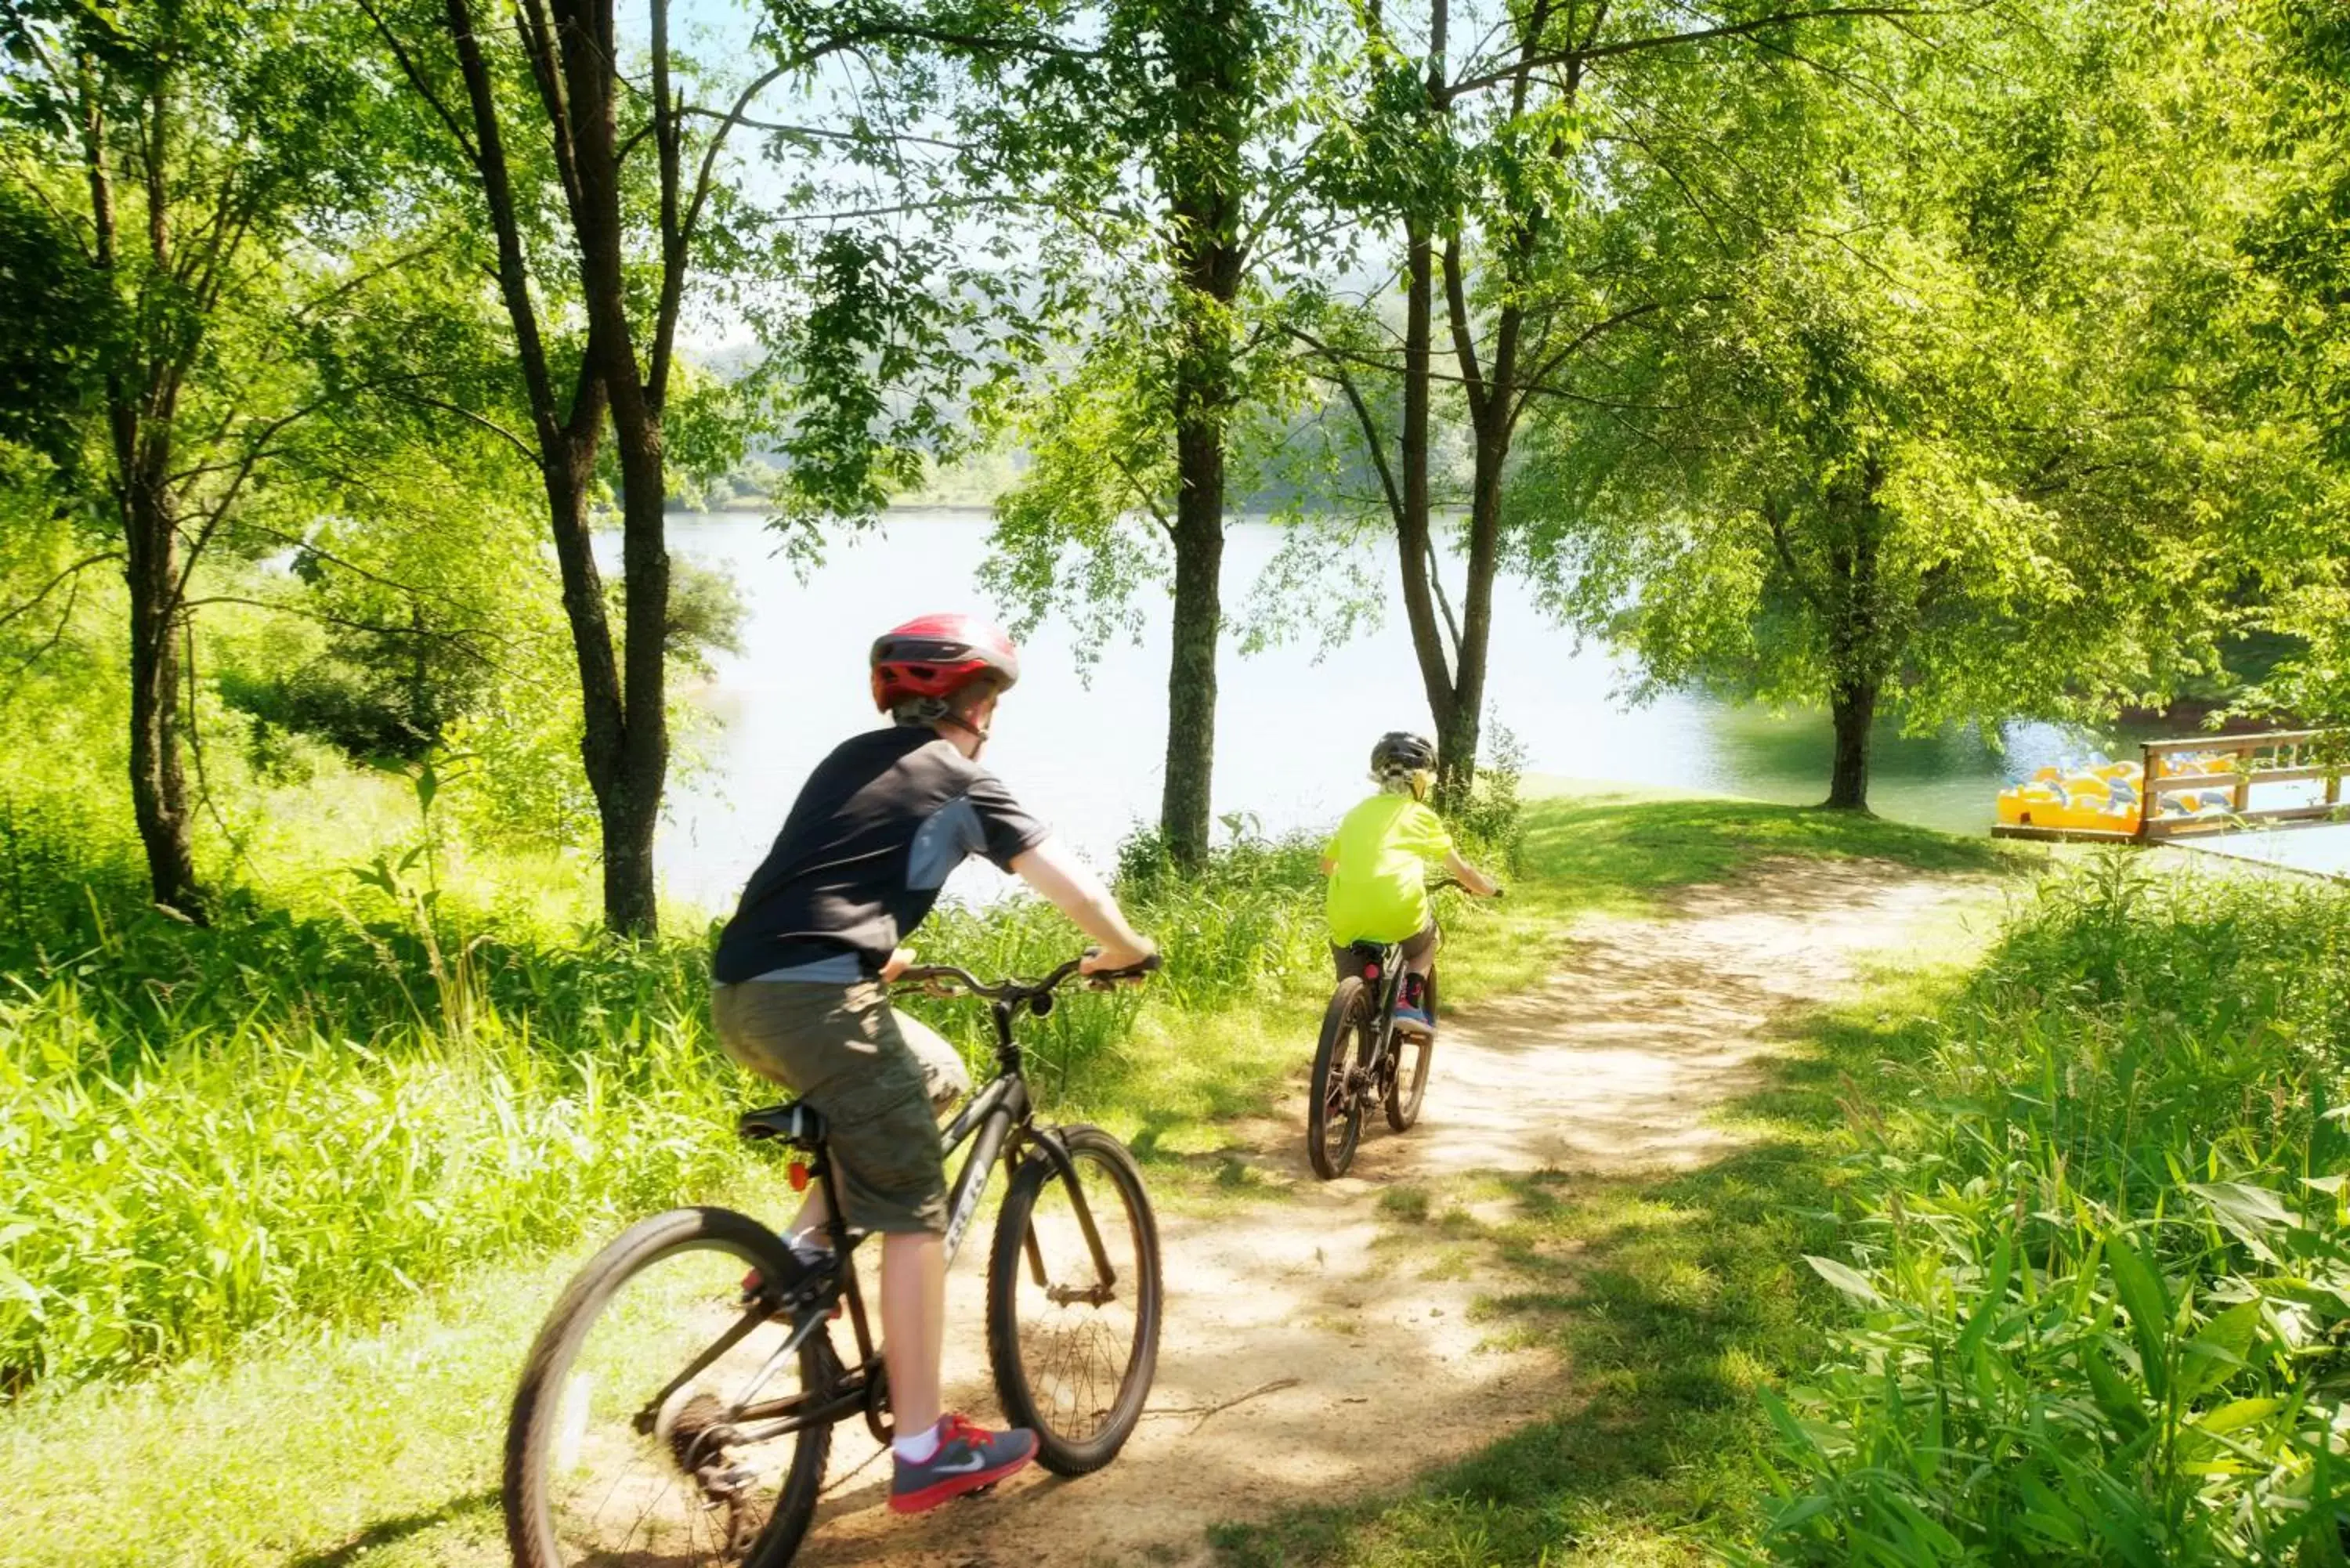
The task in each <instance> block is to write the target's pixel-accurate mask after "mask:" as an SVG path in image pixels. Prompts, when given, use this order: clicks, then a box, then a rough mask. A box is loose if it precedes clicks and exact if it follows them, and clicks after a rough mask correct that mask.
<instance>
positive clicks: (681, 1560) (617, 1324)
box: [505, 1209, 840, 1568]
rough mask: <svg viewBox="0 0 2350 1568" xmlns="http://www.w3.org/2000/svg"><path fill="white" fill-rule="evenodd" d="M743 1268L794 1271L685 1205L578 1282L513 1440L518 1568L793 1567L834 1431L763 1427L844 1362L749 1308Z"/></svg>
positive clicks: (519, 1410) (726, 1218)
mask: <svg viewBox="0 0 2350 1568" xmlns="http://www.w3.org/2000/svg"><path fill="white" fill-rule="evenodd" d="M749 1269H757V1270H760V1271H761V1272H764V1274H765V1275H766V1277H767V1278H769V1279H779V1278H782V1277H784V1276H785V1274H786V1273H788V1272H790V1264H789V1263H788V1262H787V1261H786V1259H785V1253H784V1247H783V1243H782V1242H781V1241H778V1240H777V1239H776V1236H775V1232H774V1231H770V1230H768V1229H767V1228H766V1227H765V1226H764V1225H761V1224H759V1223H758V1222H757V1221H756V1220H752V1219H750V1218H748V1217H746V1216H744V1215H741V1214H737V1213H734V1212H733V1211H731V1210H724V1209H677V1210H671V1211H670V1212H668V1213H666V1214H658V1215H655V1216H654V1217H653V1218H651V1219H650V1220H644V1221H642V1222H641V1223H639V1224H637V1225H635V1226H632V1227H631V1228H630V1229H629V1231H626V1232H625V1233H623V1234H622V1235H621V1236H620V1238H619V1240H618V1241H614V1242H613V1243H612V1244H611V1245H610V1246H608V1247H606V1248H605V1249H604V1250H603V1251H601V1252H598V1253H597V1254H596V1256H595V1257H594V1258H592V1259H590V1260H589V1261H588V1262H587V1267H585V1268H583V1269H581V1270H580V1271H579V1272H578V1274H577V1276H576V1277H575V1278H574V1279H573V1280H572V1282H571V1284H570V1286H569V1288H568V1289H567V1290H566V1291H565V1292H564V1293H563V1298H562V1300H561V1301H559V1302H558V1303H556V1307H555V1311H554V1312H553V1313H552V1314H549V1315H548V1317H547V1320H546V1326H545V1327H543V1328H542V1329H540V1330H539V1334H538V1339H537V1341H536V1344H534V1345H532V1346H531V1352H530V1359H529V1361H528V1362H527V1363H526V1364H525V1367H524V1371H523V1375H522V1384H521V1386H520V1387H519V1388H517V1389H516V1390H515V1402H514V1413H513V1416H512V1418H511V1420H510V1422H509V1424H508V1426H507V1428H506V1455H505V1512H506V1539H507V1543H508V1544H509V1545H510V1546H511V1547H512V1549H513V1552H514V1560H515V1563H517V1564H518V1565H520V1568H558V1565H562V1564H572V1563H582V1564H585V1563H629V1564H631V1565H632V1568H650V1565H655V1564H669V1563H675V1564H678V1565H679V1568H701V1565H702V1564H712V1565H715V1564H728V1565H733V1564H740V1565H742V1568H783V1564H785V1563H788V1562H790V1561H791V1558H792V1554H793V1553H794V1552H796V1551H797V1550H798V1549H799V1543H800V1538H801V1537H802V1536H803V1535H804V1534H805V1533H806V1531H807V1526H808V1521H809V1520H810V1519H811V1518H813V1517H814V1516H815V1513H816V1491H817V1489H818V1488H819V1487H820V1486H821V1485H822V1483H823V1480H824V1467H825V1459H826V1457H827V1454H828V1453H829V1451H830V1449H831V1446H832V1429H831V1428H830V1427H829V1426H816V1427H811V1428H806V1429H803V1430H800V1431H796V1432H791V1433H786V1434H783V1435H779V1436H774V1437H765V1436H764V1433H763V1430H762V1428H767V1427H772V1425H773V1421H772V1419H769V1418H763V1417H756V1416H755V1414H754V1413H755V1412H756V1411H757V1410H758V1409H759V1408H760V1407H772V1406H774V1405H775V1403H776V1402H778V1401H781V1400H784V1399H787V1398H790V1397H794V1396H796V1395H799V1394H802V1393H806V1392H822V1391H826V1390H828V1389H829V1388H831V1387H832V1386H833V1385H834V1384H835V1383H836V1382H837V1381H838V1378H839V1376H840V1372H839V1366H838V1363H837V1361H836V1360H835V1359H834V1358H833V1355H832V1348H831V1345H830V1344H829V1342H827V1340H826V1338H825V1336H824V1333H823V1330H822V1329H821V1328H818V1329H817V1330H816V1332H815V1333H814V1334H812V1335H811V1336H810V1337H809V1338H808V1339H807V1340H806V1342H805V1343H804V1344H803V1345H800V1346H799V1348H798V1349H797V1350H796V1351H792V1352H788V1353H787V1352H786V1351H785V1341H786V1340H787V1338H788V1337H789V1334H790V1333H791V1325H790V1324H789V1323H788V1322H785V1321H781V1320H778V1319H775V1318H774V1317H771V1316H769V1315H768V1314H767V1309H766V1308H765V1307H764V1305H745V1304H744V1303H743V1302H742V1300H741V1299H740V1298H741V1295H742V1287H743V1273H744V1272H745V1271H746V1270H749ZM705 1361H706V1363H707V1364H706V1365H700V1366H698V1370H694V1371H693V1372H692V1375H691V1376H685V1374H687V1372H688V1371H689V1369H690V1368H696V1367H697V1365H698V1364H701V1363H703V1362H705ZM673 1383H674V1385H675V1386H674V1387H672V1386H671V1385H672V1384H673ZM664 1390H666V1391H667V1392H666V1393H665V1392H664Z"/></svg>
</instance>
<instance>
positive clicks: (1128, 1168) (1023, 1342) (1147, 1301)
mask: <svg viewBox="0 0 2350 1568" xmlns="http://www.w3.org/2000/svg"><path fill="white" fill-rule="evenodd" d="M1057 1136H1058V1137H1059V1138H1060V1140H1061V1146H1062V1147H1063V1148H1065V1149H1066V1150H1067V1151H1068V1156H1069V1169H1068V1170H1066V1171H1065V1170H1063V1169H1062V1168H1061V1167H1060V1166H1059V1164H1058V1163H1057V1162H1056V1161H1055V1160H1054V1158H1052V1156H1051V1155H1049V1154H1047V1153H1046V1152H1045V1150H1043V1149H1037V1150H1035V1151H1033V1152H1032V1153H1031V1154H1030V1155H1029V1156H1028V1158H1026V1159H1024V1160H1023V1161H1022V1162H1021V1164H1020V1168H1019V1169H1018V1170H1016V1171H1014V1173H1013V1176H1012V1186H1011V1189H1010V1190H1008V1191H1007V1192H1005V1193H1004V1195H1003V1212H1002V1213H1001V1214H1000V1215H998V1216H997V1218H996V1221H995V1245H994V1249H993V1251H992V1252H991V1254H990V1255H989V1257H988V1260H987V1354H988V1359H989V1361H990V1362H991V1363H993V1366H994V1368H995V1392H996V1395H997V1397H999V1398H1000V1399H1002V1401H1003V1413H1004V1415H1005V1416H1006V1417H1009V1418H1010V1420H1011V1422H1012V1424H1013V1425H1014V1426H1015V1427H1026V1428H1029V1429H1030V1430H1032V1431H1034V1432H1035V1434H1036V1444H1037V1448H1036V1462H1037V1463H1039V1464H1041V1465H1043V1466H1044V1467H1045V1469H1048V1470H1051V1471H1052V1472H1053V1473H1054V1474H1055V1475H1064V1476H1081V1475H1085V1474H1087V1473H1088V1472H1089V1471H1092V1470H1097V1469H1101V1467H1102V1466H1104V1465H1106V1464H1107V1463H1109V1461H1110V1460H1111V1459H1115V1458H1116V1457H1117V1456H1118V1449H1121V1448H1123V1447H1124V1446H1125V1444H1126V1439H1127V1438H1128V1437H1129V1436H1131V1435H1132V1434H1133V1431H1134V1424H1135V1423H1136V1422H1137V1421H1139V1420H1140V1419H1141V1418H1142V1402H1143V1400H1144V1399H1146V1398H1148V1397H1149V1394H1150V1378H1151V1375H1152V1374H1153V1373H1154V1372H1155V1371H1156V1370H1157V1368H1158V1366H1159V1314H1160V1309H1161V1305H1162V1301H1163V1298H1162V1290H1163V1285H1162V1282H1161V1280H1160V1276H1159V1225H1158V1222H1157V1221H1156V1220H1153V1219H1152V1218H1151V1214H1150V1199H1149V1197H1148V1196H1147V1195H1145V1193H1144V1192H1143V1189H1142V1171H1141V1169H1140V1168H1139V1167H1137V1166H1136V1164H1135V1163H1134V1156H1132V1155H1131V1154H1128V1152H1127V1149H1126V1146H1125V1145H1124V1144H1122V1143H1120V1142H1118V1139H1116V1138H1114V1137H1110V1135H1109V1134H1107V1133H1106V1132H1104V1131H1102V1130H1101V1129H1100V1128H1099V1127H1064V1128H1062V1129H1061V1130H1060V1132H1059V1133H1058V1135H1057Z"/></svg>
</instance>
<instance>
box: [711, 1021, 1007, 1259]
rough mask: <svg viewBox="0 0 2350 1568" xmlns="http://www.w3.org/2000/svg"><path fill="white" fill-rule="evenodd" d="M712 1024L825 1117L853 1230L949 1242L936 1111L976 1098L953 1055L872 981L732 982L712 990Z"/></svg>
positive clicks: (753, 1065) (724, 1041) (726, 1042)
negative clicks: (840, 983) (945, 1236)
mask: <svg viewBox="0 0 2350 1568" xmlns="http://www.w3.org/2000/svg"><path fill="white" fill-rule="evenodd" d="M710 1013H711V1018H712V1022H713V1023H715V1024H716V1025H717V1028H718V1044H719V1046H720V1048H721V1049H723V1051H724V1052H725V1053H726V1054H727V1055H729V1056H731V1057H733V1059H734V1060H735V1061H736V1062H738V1063H740V1064H742V1065H743V1066H745V1067H748V1068H749V1069H750V1070H751V1071H753V1072H754V1073H756V1074H758V1075H760V1076H761V1077H763V1078H771V1079H773V1080H774V1081H775V1082H776V1083H778V1084H781V1085H784V1086H785V1088H787V1089H790V1090H792V1091H793V1092H794V1093H795V1094H797V1095H798V1096H800V1097H801V1098H802V1099H804V1100H806V1102H807V1103H808V1104H809V1105H812V1106H815V1107H816V1109H817V1110H819V1111H821V1112H823V1113H824V1118H825V1121H826V1122H827V1124H828V1127H829V1137H830V1142H831V1151H832V1161H833V1166H834V1182H833V1185H834V1186H835V1188H836V1189H837V1190H838V1192H839V1197H840V1211H841V1213H842V1214H843V1215H844V1216H846V1217H847V1220H848V1222H849V1223H850V1224H851V1225H855V1226H857V1227H858V1228H859V1229H862V1230H866V1231H882V1232H884V1233H889V1232H899V1233H907V1234H917V1235H919V1234H923V1233H928V1234H931V1235H943V1234H944V1233H945V1231H946V1228H947V1173H946V1161H945V1159H944V1158H943V1156H942V1155H941V1151H940V1148H939V1124H938V1117H937V1114H936V1113H937V1107H939V1106H941V1105H945V1104H950V1103H951V1102H952V1101H954V1100H955V1099H958V1098H960V1097H961V1096H963V1095H965V1094H968V1093H970V1091H971V1075H969V1074H968V1073H967V1072H965V1071H964V1069H963V1064H962V1059H961V1058H960V1057H958V1056H957V1055H956V1054H955V1052H954V1047H953V1046H951V1045H950V1044H947V1043H946V1041H944V1040H943V1039H941V1038H940V1036H939V1034H938V1033H937V1032H936V1031H934V1030H932V1029H931V1028H930V1027H928V1026H927V1025H925V1024H924V1023H921V1022H920V1020H917V1019H912V1018H907V1017H903V1016H900V1015H899V1013H898V1012H897V1011H896V1010H894V1009H893V1008H891V1007H890V1005H889V992H887V991H885V990H883V989H882V988H881V987H880V986H879V985H876V984H873V983H872V982H870V981H865V982H862V983H859V984H856V985H850V986H838V985H822V984H812V983H806V982H802V981H773V980H754V981H744V982H743V984H740V985H728V984H725V983H723V982H721V983H719V984H716V985H713V986H712V987H711V992H710Z"/></svg>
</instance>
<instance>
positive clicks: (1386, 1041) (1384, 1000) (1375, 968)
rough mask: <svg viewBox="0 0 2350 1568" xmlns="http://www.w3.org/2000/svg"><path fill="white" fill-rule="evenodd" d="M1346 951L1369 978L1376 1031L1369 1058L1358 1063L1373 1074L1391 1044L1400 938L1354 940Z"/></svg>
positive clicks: (1400, 964) (1399, 981) (1399, 985)
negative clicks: (1361, 966)
mask: <svg viewBox="0 0 2350 1568" xmlns="http://www.w3.org/2000/svg"><path fill="white" fill-rule="evenodd" d="M1348 950H1349V951H1351V952H1352V953H1354V954H1355V956H1356V957H1357V958H1359V959H1361V960H1362V961H1363V975H1362V978H1363V979H1365V980H1366V981H1370V982H1372V984H1373V985H1374V986H1375V988H1376V989H1375V990H1374V991H1373V992H1372V993H1371V994H1372V996H1373V997H1374V998H1375V999H1376V1000H1375V1001H1374V1002H1373V1004H1372V1006H1373V1012H1372V1018H1373V1021H1374V1022H1375V1023H1376V1024H1377V1025H1378V1034H1377V1035H1376V1036H1375V1037H1374V1039H1373V1041H1372V1044H1371V1056H1370V1060H1369V1061H1367V1062H1365V1063H1363V1064H1362V1067H1363V1071H1364V1072H1365V1073H1366V1074H1367V1075H1370V1076H1372V1077H1377V1076H1378V1069H1379V1066H1380V1064H1382V1063H1384V1062H1385V1061H1386V1060H1387V1057H1388V1051H1389V1050H1390V1049H1391V1048H1392V1047H1393V1046H1394V1044H1395V1010H1396V999H1397V998H1398V997H1399V996H1400V995H1401V994H1402V992H1403V944H1402V943H1400V942H1356V943H1353V944H1352V945H1351V946H1350V947H1349V949H1348Z"/></svg>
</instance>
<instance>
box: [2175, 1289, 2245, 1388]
mask: <svg viewBox="0 0 2350 1568" xmlns="http://www.w3.org/2000/svg"><path fill="white" fill-rule="evenodd" d="M2260 1327H2261V1304H2260V1303H2258V1302H2239V1303H2236V1304H2235V1305H2234V1306H2231V1307H2230V1308H2229V1309H2228V1310H2227V1311H2225V1312H2223V1313H2221V1314H2219V1315H2218V1316H2217V1317H2214V1318H2213V1319H2212V1320H2211V1321H2210V1323H2207V1324H2204V1325H2203V1327H2202V1330H2201V1332H2199V1333H2198V1334H2196V1336H2195V1337H2194V1338H2193V1339H2190V1340H2189V1341H2188V1342H2187V1345H2186V1348H2185V1350H2184V1351H2183V1352H2182V1354H2181V1355H2180V1356H2179V1362H2178V1397H2180V1398H2181V1399H2192V1398H2194V1397H2196V1396H2197V1395H2199V1394H2203V1393H2207V1392H2209V1391H2210V1390H2211V1389H2213V1388H2217V1387H2219V1386H2220V1385H2221V1384H2223V1383H2225V1382H2227V1381H2228V1379H2229V1378H2230V1377H2233V1376H2235V1375H2236V1374H2237V1373H2239V1372H2241V1371H2242V1370H2243V1369H2244V1352H2245V1351H2247V1350H2248V1349H2250V1348H2251V1343H2252V1336H2253V1335H2254V1334H2258V1333H2259V1332H2260Z"/></svg>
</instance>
